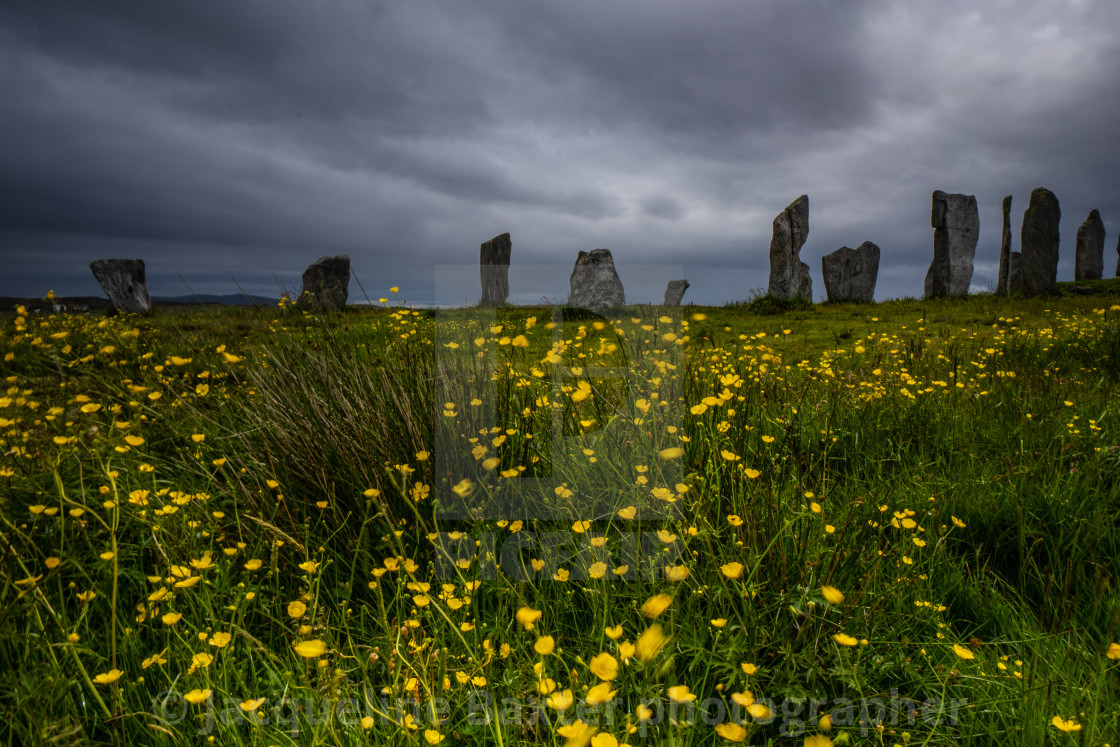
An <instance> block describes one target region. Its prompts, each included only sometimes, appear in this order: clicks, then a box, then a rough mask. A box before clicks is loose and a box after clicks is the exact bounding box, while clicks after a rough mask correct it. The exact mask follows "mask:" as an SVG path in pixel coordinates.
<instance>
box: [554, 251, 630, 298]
mask: <svg viewBox="0 0 1120 747" xmlns="http://www.w3.org/2000/svg"><path fill="white" fill-rule="evenodd" d="M569 284H570V286H571V290H570V292H569V293H568V305H569V306H576V307H579V308H581V309H588V310H590V311H605V310H606V309H610V308H615V307H618V306H624V305H625V304H626V293H625V291H624V290H623V289H622V281H621V280H619V278H618V273H617V272H615V269H614V257H612V256H611V250H610V249H593V250H592V251H590V252H585V251H580V253H579V256H578V257H577V258H576V265H575V267H574V268H572V276H571V278H569Z"/></svg>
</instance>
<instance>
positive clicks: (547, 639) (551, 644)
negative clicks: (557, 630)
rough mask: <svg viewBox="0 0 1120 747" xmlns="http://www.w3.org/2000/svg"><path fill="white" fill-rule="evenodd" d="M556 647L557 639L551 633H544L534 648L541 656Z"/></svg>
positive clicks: (549, 652) (546, 654)
mask: <svg viewBox="0 0 1120 747" xmlns="http://www.w3.org/2000/svg"><path fill="white" fill-rule="evenodd" d="M555 648H556V639H555V638H553V637H552V636H550V635H542V636H541V637H540V638H538V639H537V641H536V643H534V644H533V650H534V651H536V652H537V653H538V654H540V655H541V656H548V655H549V654H551V653H552V651H553V649H555Z"/></svg>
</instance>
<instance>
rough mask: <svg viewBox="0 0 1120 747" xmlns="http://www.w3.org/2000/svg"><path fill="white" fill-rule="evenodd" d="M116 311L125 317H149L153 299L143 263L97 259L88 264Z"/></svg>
mask: <svg viewBox="0 0 1120 747" xmlns="http://www.w3.org/2000/svg"><path fill="white" fill-rule="evenodd" d="M89 269H91V270H93V276H94V277H95V278H97V282H98V283H100V284H101V287H102V289H103V290H104V291H105V295H107V296H108V297H109V301H110V303H112V304H113V308H115V309H116V310H117V311H119V312H121V313H122V314H150V313H151V311H152V299H151V296H149V295H148V280H147V276H146V275H145V273H144V260H142V259H95V260H94V261H93V262H90V263H89Z"/></svg>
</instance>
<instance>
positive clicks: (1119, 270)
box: [1116, 237, 1120, 278]
mask: <svg viewBox="0 0 1120 747" xmlns="http://www.w3.org/2000/svg"><path fill="white" fill-rule="evenodd" d="M1116 277H1118V278H1120V237H1117V239H1116Z"/></svg>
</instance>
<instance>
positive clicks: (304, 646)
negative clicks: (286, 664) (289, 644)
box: [295, 639, 327, 659]
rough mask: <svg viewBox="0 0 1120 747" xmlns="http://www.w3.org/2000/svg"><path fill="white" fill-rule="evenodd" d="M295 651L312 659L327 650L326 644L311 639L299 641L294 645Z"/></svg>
mask: <svg viewBox="0 0 1120 747" xmlns="http://www.w3.org/2000/svg"><path fill="white" fill-rule="evenodd" d="M295 652H296V653H297V654H299V655H300V656H302V657H303V658H305V659H314V658H315V657H317V656H322V655H323V654H325V653H326V652H327V644H325V643H323V642H322V641H320V640H318V639H316V640H311V641H301V642H300V643H297V644H296V645H295Z"/></svg>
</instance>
